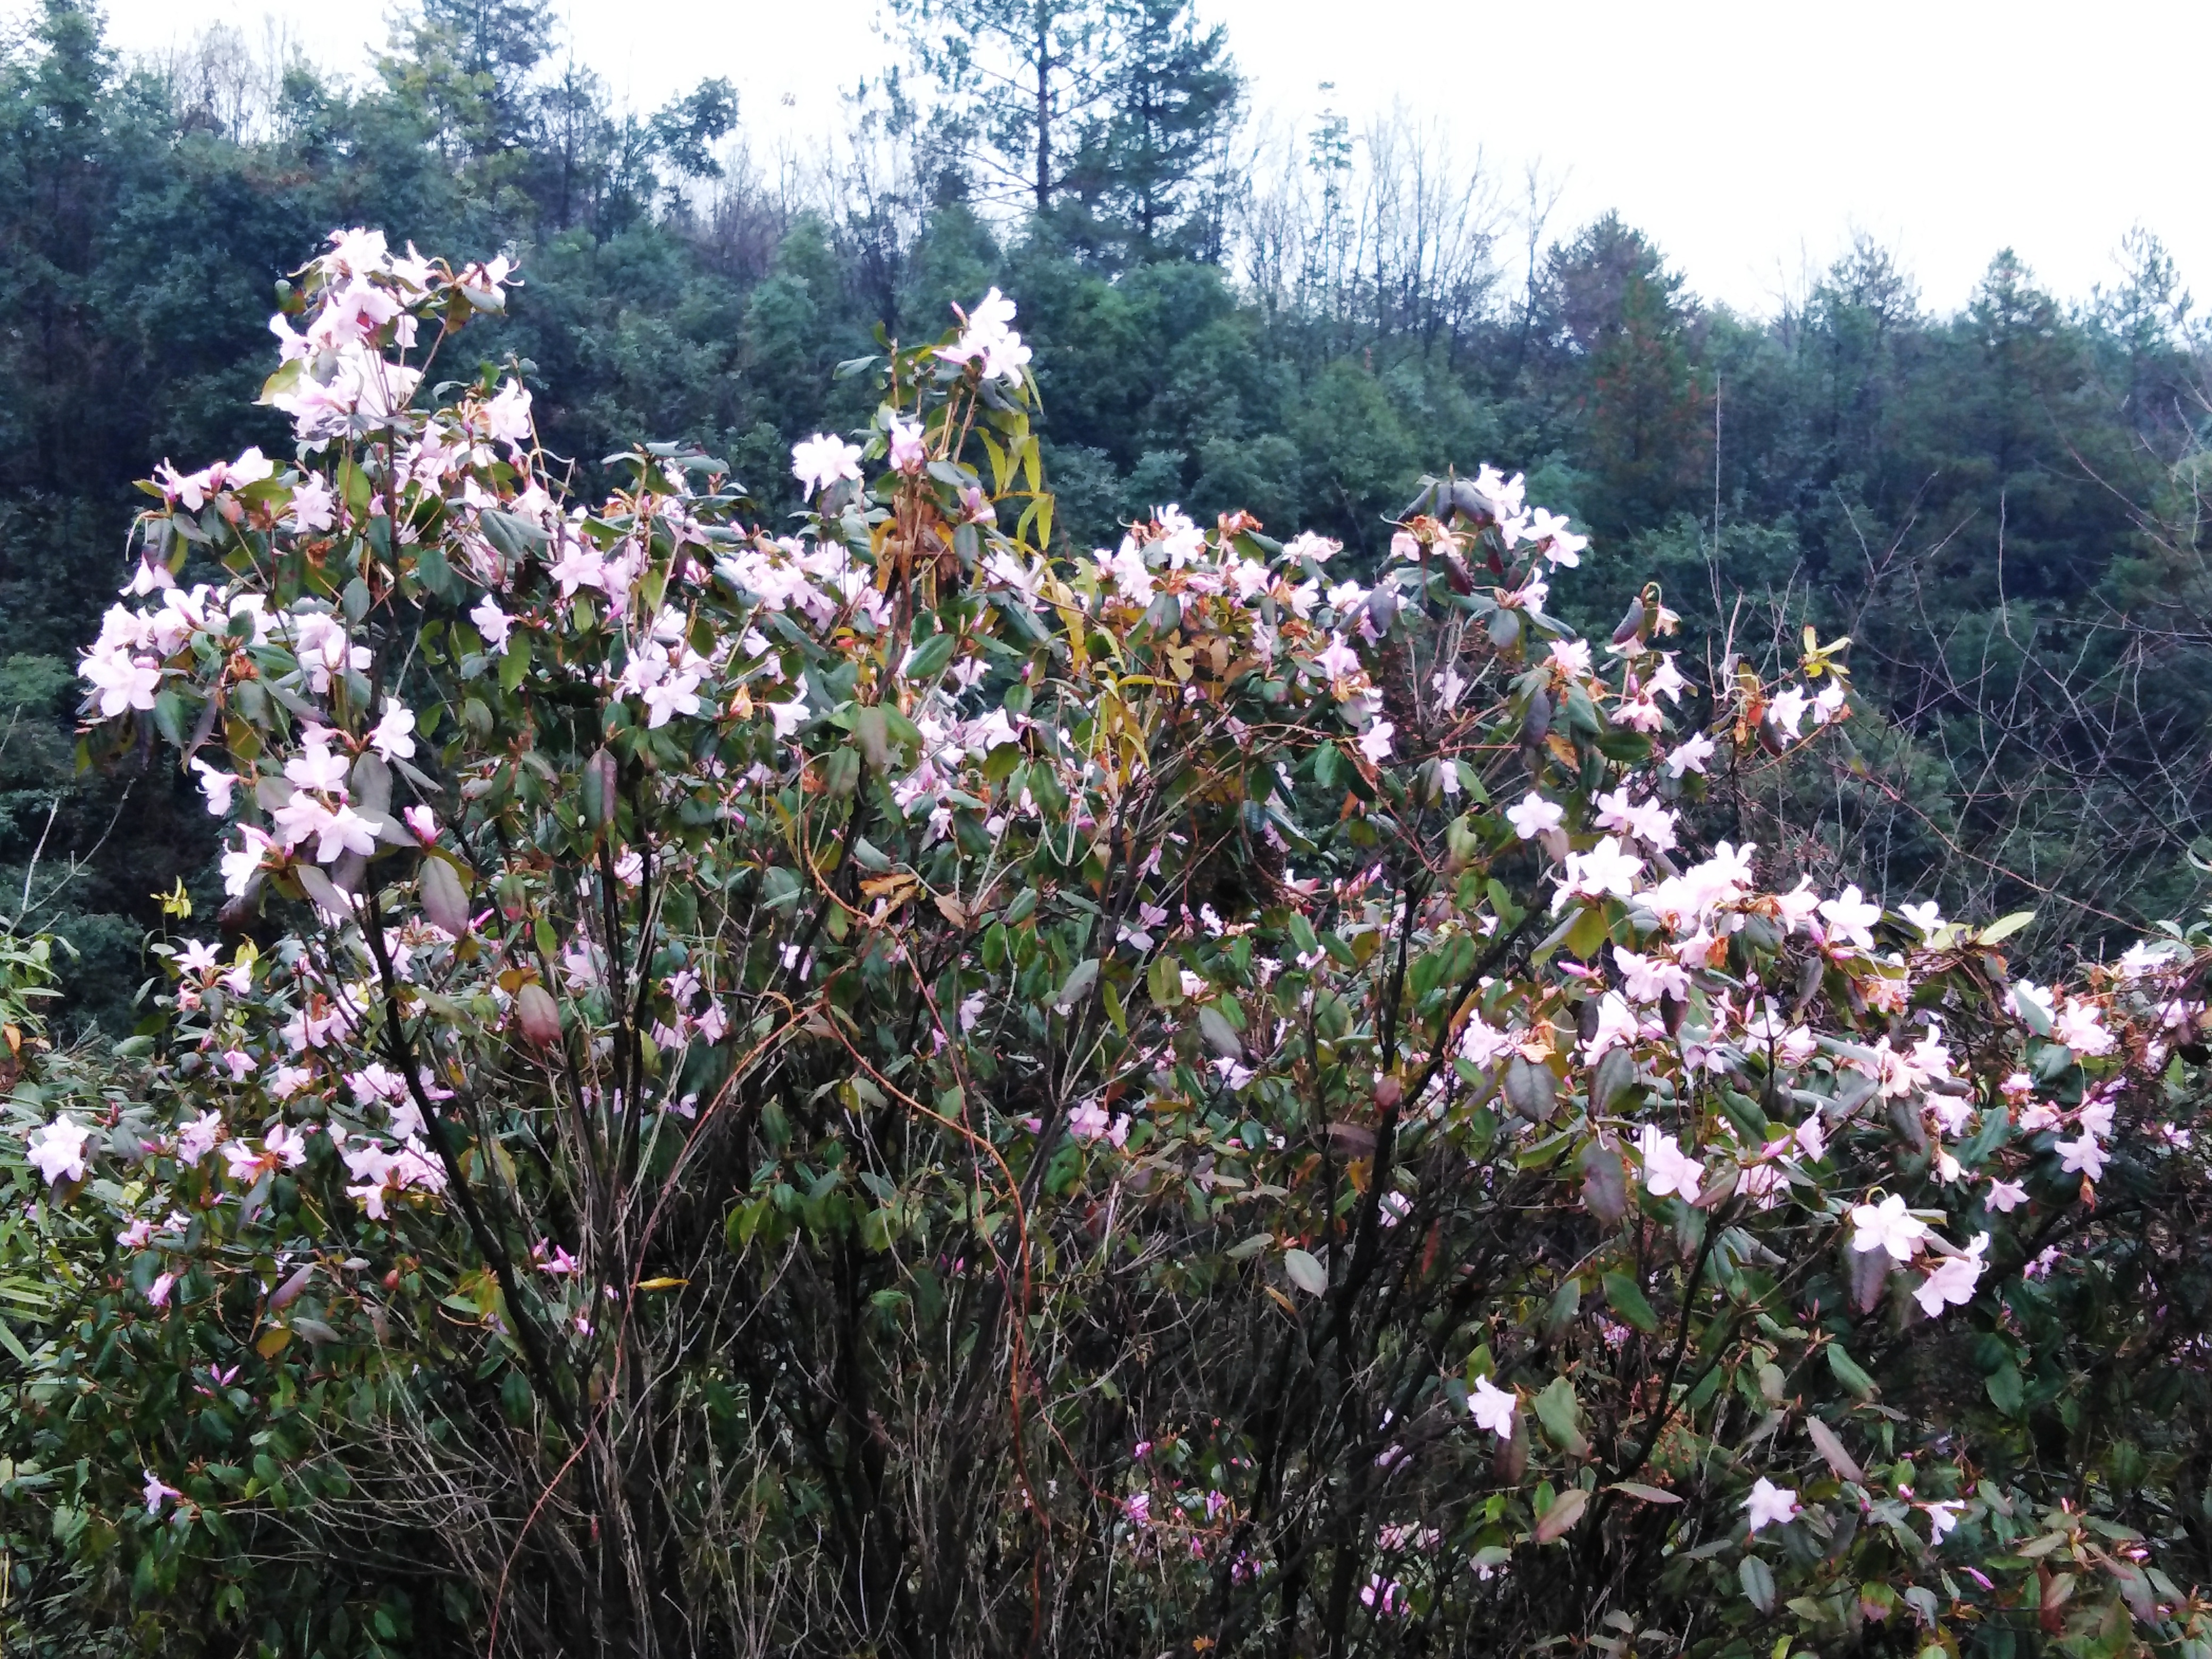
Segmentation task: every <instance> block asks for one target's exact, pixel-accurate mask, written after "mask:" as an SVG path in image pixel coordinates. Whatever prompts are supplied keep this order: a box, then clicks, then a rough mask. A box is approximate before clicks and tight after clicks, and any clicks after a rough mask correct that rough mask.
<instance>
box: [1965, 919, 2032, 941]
mask: <svg viewBox="0 0 2212 1659" xmlns="http://www.w3.org/2000/svg"><path fill="white" fill-rule="evenodd" d="M2034 920H2035V912H2034V911H2033V910H2015V911H2014V912H2013V913H2012V914H2011V915H2004V916H1999V917H1998V918H1997V919H1996V921H1993V922H1991V923H1990V925H1989V926H1988V927H1984V928H1983V929H1982V930H1981V932H1979V933H1976V934H1975V935H1974V943H1975V944H1977V945H1995V944H1996V943H1997V942H1998V941H1999V940H2001V939H2010V938H2011V937H2012V936H2013V935H2014V934H2015V933H2018V932H2020V930H2021V928H2023V927H2027V924H2028V923H2029V922H2031V921H2034Z"/></svg>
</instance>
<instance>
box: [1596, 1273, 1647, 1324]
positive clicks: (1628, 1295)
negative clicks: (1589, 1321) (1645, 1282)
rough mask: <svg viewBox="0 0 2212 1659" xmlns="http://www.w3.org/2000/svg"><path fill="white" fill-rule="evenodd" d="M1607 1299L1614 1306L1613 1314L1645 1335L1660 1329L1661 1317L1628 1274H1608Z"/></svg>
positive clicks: (1606, 1281) (1606, 1282)
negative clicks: (1652, 1309) (1652, 1308)
mask: <svg viewBox="0 0 2212 1659" xmlns="http://www.w3.org/2000/svg"><path fill="white" fill-rule="evenodd" d="M1605 1299H1606V1300H1607V1302H1608V1303H1610V1304H1612V1306H1613V1312H1615V1313H1617V1314H1619V1315H1620V1316H1621V1317H1622V1318H1623V1319H1625V1320H1626V1321H1627V1322H1629V1323H1630V1324H1632V1325H1633V1326H1635V1327H1636V1328H1637V1329H1638V1330H1639V1331H1642V1332H1643V1333H1644V1334H1645V1335H1647V1336H1648V1335H1650V1334H1651V1333H1652V1332H1653V1331H1656V1330H1657V1329H1658V1328H1659V1316H1658V1315H1656V1314H1655V1313H1653V1312H1652V1311H1651V1304H1650V1303H1649V1302H1647V1301H1646V1300H1644V1292H1643V1291H1640V1290H1638V1288H1637V1285H1636V1281H1635V1280H1634V1279H1631V1278H1630V1277H1629V1276H1628V1275H1627V1274H1626V1273H1607V1274H1606V1276H1605Z"/></svg>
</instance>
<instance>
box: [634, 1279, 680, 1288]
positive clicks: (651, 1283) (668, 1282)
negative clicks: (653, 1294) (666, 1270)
mask: <svg viewBox="0 0 2212 1659" xmlns="http://www.w3.org/2000/svg"><path fill="white" fill-rule="evenodd" d="M690 1282H691V1281H690V1279H666V1278H662V1279H639V1280H638V1281H637V1288H638V1289H639V1290H641V1291H675V1290H681V1289H682V1288H683V1287H684V1285H689V1284H690Z"/></svg>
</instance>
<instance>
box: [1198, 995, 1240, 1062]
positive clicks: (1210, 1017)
mask: <svg viewBox="0 0 2212 1659" xmlns="http://www.w3.org/2000/svg"><path fill="white" fill-rule="evenodd" d="M1198 1033H1199V1035H1200V1036H1202V1037H1204V1038H1205V1039H1206V1047H1207V1048H1211V1049H1212V1050H1213V1052H1214V1053H1215V1054H1219V1055H1220V1056H1221V1057H1222V1058H1223V1059H1224V1060H1237V1059H1239V1058H1241V1057H1242V1056H1243V1053H1244V1045H1243V1042H1240V1041H1239V1040H1238V1038H1237V1030H1236V1028H1235V1027H1234V1026H1232V1025H1231V1024H1230V1023H1229V1021H1228V1018H1227V1017H1226V1016H1225V1015H1224V1014H1223V1013H1222V1012H1221V1011H1220V1010H1219V1009H1218V1008H1216V1007H1215V1006H1213V1005H1212V1003H1210V1002H1209V1003H1207V1004H1206V1006H1204V1007H1203V1008H1200V1010H1199V1011H1198Z"/></svg>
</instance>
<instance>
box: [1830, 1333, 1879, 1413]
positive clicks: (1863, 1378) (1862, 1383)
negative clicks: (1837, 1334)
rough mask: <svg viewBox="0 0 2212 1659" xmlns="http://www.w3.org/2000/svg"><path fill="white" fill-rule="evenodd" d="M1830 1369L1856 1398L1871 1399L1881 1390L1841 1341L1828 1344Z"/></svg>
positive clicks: (1837, 1379)
mask: <svg viewBox="0 0 2212 1659" xmlns="http://www.w3.org/2000/svg"><path fill="white" fill-rule="evenodd" d="M1828 1369H1829V1370H1831V1371H1832V1372H1833V1373H1834V1374H1835V1378H1836V1381H1837V1382H1838V1383H1842V1384H1843V1385H1844V1389H1845V1390H1846V1391H1847V1392H1848V1393H1850V1395H1851V1396H1852V1397H1853V1398H1855V1399H1858V1400H1871V1399H1873V1398H1874V1397H1875V1395H1876V1394H1877V1393H1879V1392H1880V1390H1879V1389H1876V1388H1875V1383H1874V1378H1872V1377H1871V1376H1868V1375H1867V1373H1866V1371H1865V1370H1864V1369H1863V1367H1861V1365H1860V1364H1859V1362H1858V1361H1857V1360H1856V1359H1854V1358H1851V1357H1850V1355H1849V1354H1847V1353H1845V1352H1844V1347H1843V1344H1841V1343H1840V1342H1832V1343H1830V1344H1829V1345H1828Z"/></svg>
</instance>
